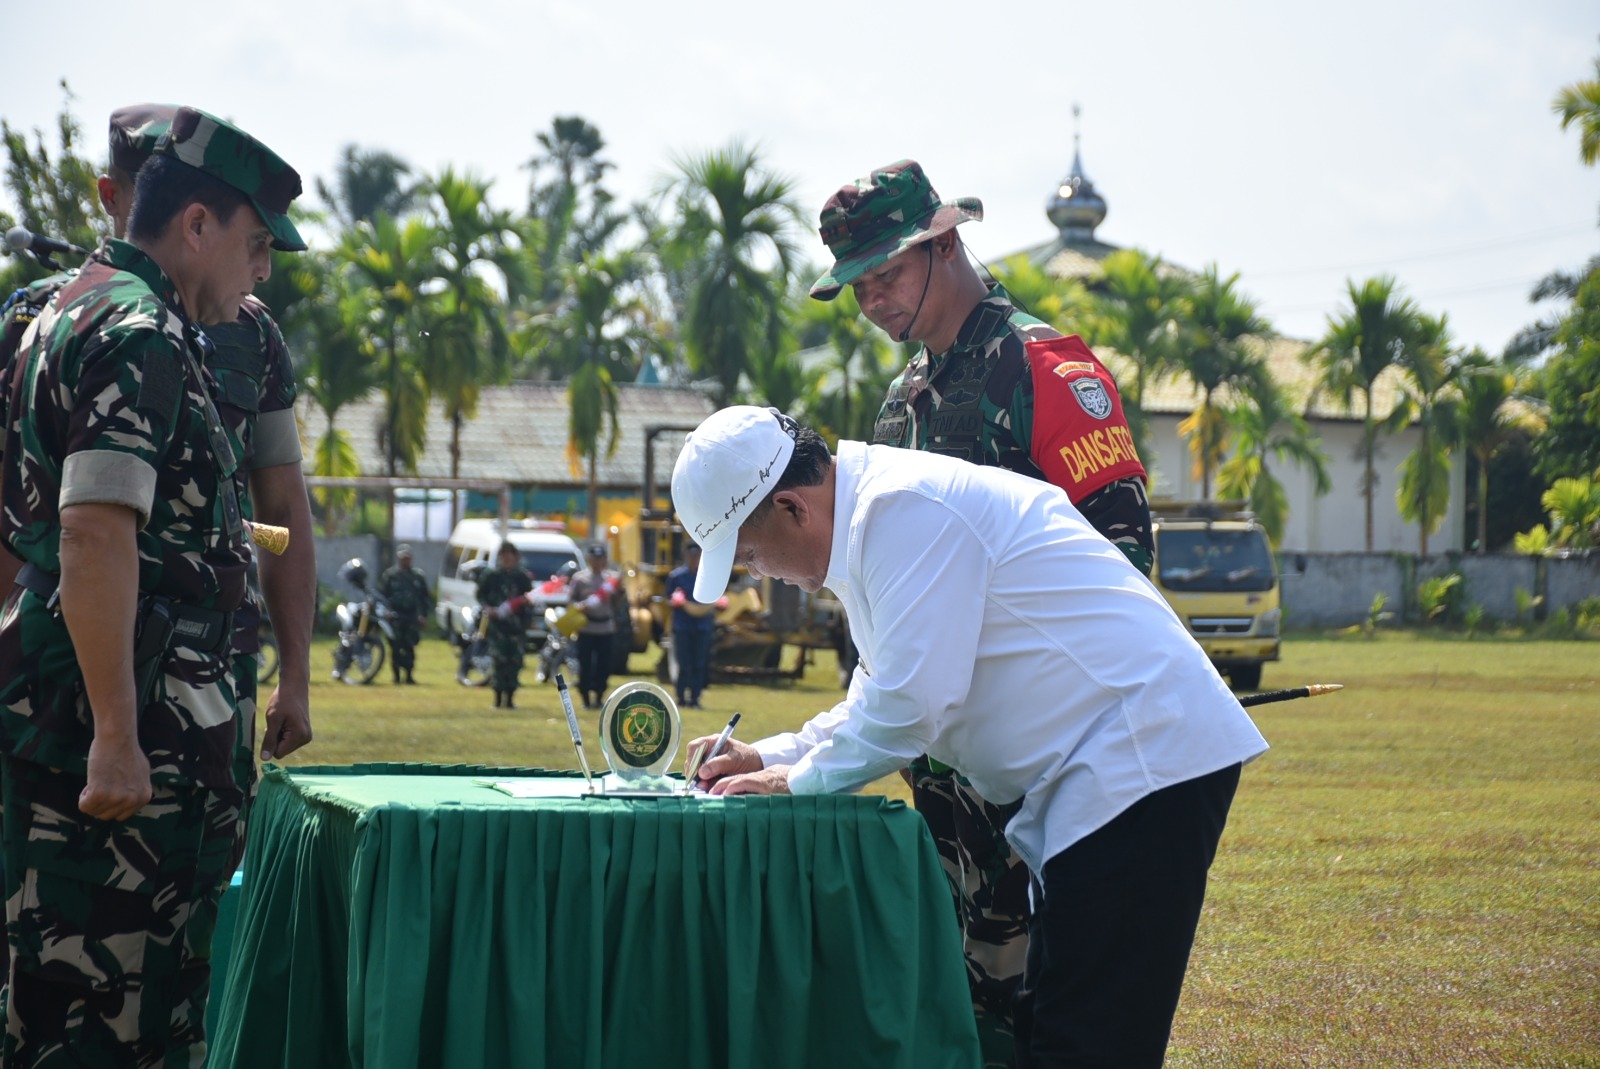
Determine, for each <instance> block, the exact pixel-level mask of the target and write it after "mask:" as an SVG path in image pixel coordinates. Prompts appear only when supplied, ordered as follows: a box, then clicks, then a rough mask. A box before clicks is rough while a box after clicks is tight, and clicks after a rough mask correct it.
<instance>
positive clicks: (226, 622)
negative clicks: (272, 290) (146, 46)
mask: <svg viewBox="0 0 1600 1069" xmlns="http://www.w3.org/2000/svg"><path fill="white" fill-rule="evenodd" d="M186 113H188V115H189V116H190V118H189V120H188V125H187V127H186V128H187V129H188V130H189V131H190V136H189V137H187V138H184V139H178V140H177V141H175V142H174V149H173V151H174V152H176V151H177V150H178V148H179V147H180V146H181V144H182V143H183V141H184V140H188V141H194V140H195V137H197V136H198V137H200V138H201V139H202V143H203V145H204V150H203V151H199V152H197V151H195V147H194V146H193V145H191V147H190V148H189V149H188V150H187V152H188V155H189V157H190V159H193V160H196V161H198V162H196V163H189V162H184V161H182V160H181V159H179V158H178V157H177V156H176V155H174V156H173V158H172V159H171V160H169V161H167V162H165V163H163V164H162V166H159V167H155V168H154V169H153V168H152V165H151V164H149V163H143V164H141V166H140V169H139V174H140V178H139V179H138V184H137V187H136V189H137V193H136V197H135V201H136V203H135V204H134V208H133V215H132V219H131V220H130V229H131V232H132V234H133V236H132V237H131V238H130V239H129V240H127V241H124V240H119V239H112V240H110V241H108V242H106V244H105V245H104V246H103V247H102V248H101V250H100V251H99V252H97V253H96V254H94V255H93V256H92V257H91V258H90V259H89V260H88V261H87V262H86V264H85V265H84V267H83V269H82V270H81V271H80V272H79V273H78V275H77V276H76V277H75V278H73V279H72V280H70V281H69V282H67V283H66V284H65V285H64V286H63V287H62V288H61V290H60V291H59V293H57V294H56V296H55V298H54V299H53V300H52V301H51V303H50V304H49V305H48V306H47V307H46V308H44V309H43V310H42V311H41V313H40V314H39V317H38V319H37V320H36V321H35V323H34V325H33V326H32V327H31V328H30V332H29V334H28V335H27V336H26V344H25V345H24V346H23V347H22V349H21V351H20V352H19V354H18V359H17V363H16V365H15V368H14V373H15V374H16V375H19V376H23V377H25V379H26V380H27V388H26V389H25V390H20V391H18V392H17V393H16V396H18V397H21V398H24V399H25V407H24V408H22V409H21V410H19V411H16V412H13V413H12V414H11V416H10V419H9V421H8V425H7V428H6V448H5V454H4V459H3V461H0V502H3V508H0V513H3V516H0V538H3V539H4V541H5V543H6V545H7V548H9V549H10V551H11V553H12V554H13V555H15V556H17V557H18V558H20V559H21V560H22V561H23V562H24V563H23V567H22V569H21V572H20V573H19V574H18V576H17V583H18V585H19V586H21V587H22V588H23V590H22V591H21V592H19V593H18V594H17V595H15V596H14V597H13V599H12V601H11V603H10V604H11V611H10V612H9V613H8V614H7V615H6V617H5V618H4V619H3V621H0V761H3V763H4V770H3V773H0V782H3V783H4V786H5V807H4V818H3V819H4V831H5V834H4V843H5V851H6V854H5V858H6V875H7V890H8V906H9V907H10V909H11V914H10V916H9V917H8V922H9V923H8V926H7V927H8V939H9V941H10V944H9V945H10V950H11V954H12V959H13V960H12V972H11V977H12V983H11V991H10V997H9V998H8V1000H7V1021H6V1035H5V1039H4V1049H3V1052H0V1062H3V1063H4V1064H6V1065H18V1066H22V1065H32V1064H36V1063H38V1062H39V1061H40V1060H41V1059H44V1058H47V1057H50V1056H53V1053H59V1052H60V1051H63V1050H66V1051H72V1052H74V1053H75V1054H77V1055H78V1056H79V1057H80V1059H82V1060H83V1063H84V1064H107V1065H109V1064H154V1063H155V1062H157V1061H165V1060H171V1061H175V1062H188V1061H191V1060H193V1056H194V1052H198V1051H200V1050H203V1049H204V1046H203V1045H204V1016H205V1005H206V996H207V990H208V981H207V968H208V966H207V962H206V961H205V960H204V959H203V958H200V957H197V956H195V955H196V952H197V951H200V952H203V948H204V946H205V945H206V932H207V931H208V930H209V925H210V924H211V923H212V922H213V921H214V919H215V915H216V904H217V900H218V898H219V897H220V895H221V892H222V890H223V888H224V887H225V885H226V882H227V880H228V878H229V876H230V875H231V873H232V869H233V867H234V865H236V863H237V860H238V853H237V850H238V846H239V837H238V823H239V820H240V811H241V808H242V806H243V802H244V791H243V789H242V786H241V784H240V782H239V776H240V772H239V770H238V768H237V760H238V756H239V754H238V750H237V742H238V740H239V735H240V733H241V731H242V730H245V728H244V722H243V717H242V715H241V708H240V706H241V701H242V700H243V699H244V697H245V696H244V695H243V694H242V693H241V692H242V691H243V689H244V687H243V685H242V682H241V680H240V679H239V678H238V677H237V671H238V660H237V656H236V650H235V648H234V633H233V621H234V613H235V612H237V611H238V610H240V608H241V607H242V606H244V605H245V597H246V594H245V591H246V571H247V567H248V565H249V563H250V550H249V547H248V542H247V540H246V537H245V512H244V508H245V504H246V502H247V501H248V498H247V496H246V485H245V474H246V470H247V467H246V466H247V465H254V464H256V463H258V462H259V460H260V453H261V449H260V445H261V442H260V436H259V435H252V434H251V433H250V432H251V424H250V423H249V421H248V420H241V419H237V418H235V416H234V415H233V414H232V413H230V412H229V411H228V405H227V404H226V402H229V401H233V400H237V401H239V402H243V403H241V404H240V405H239V406H238V407H239V408H241V409H247V408H250V407H252V405H254V404H255V403H256V399H252V398H245V397H243V396H242V395H238V396H236V395H235V394H234V393H233V388H232V386H231V385H230V384H229V381H228V379H227V377H226V376H225V375H224V374H223V373H222V372H221V371H219V370H218V365H219V363H225V362H226V361H222V360H219V358H218V357H217V356H216V354H214V353H213V352H211V351H209V350H210V349H211V347H210V345H209V340H208V339H207V338H206V337H205V335H204V334H202V333H201V331H200V329H199V327H197V326H196V322H197V321H198V322H203V321H206V320H208V319H220V320H232V319H234V318H235V317H236V316H237V315H238V313H239V310H240V304H241V302H242V301H244V299H245V295H246V294H247V293H248V291H249V289H250V288H252V287H253V285H254V283H255V282H257V281H260V280H261V279H263V278H265V277H266V275H267V273H268V272H269V271H270V266H269V262H268V260H267V247H268V245H269V244H277V243H280V242H281V243H283V244H284V245H285V246H291V245H301V246H303V243H301V242H299V236H298V234H297V233H295V232H294V230H293V227H292V224H288V221H287V216H286V215H285V212H286V210H287V208H288V201H289V200H290V199H292V196H293V194H292V192H290V190H294V191H297V190H298V184H299V183H298V178H294V179H293V180H292V182H291V181H290V180H289V178H288V177H286V175H287V176H292V175H293V172H292V171H289V170H288V168H287V167H286V166H285V165H283V163H282V161H281V160H279V159H278V158H277V157H276V156H275V155H273V154H272V153H271V152H270V150H268V149H266V148H265V147H264V146H262V145H261V144H260V143H259V142H257V141H255V140H254V139H253V138H251V137H250V136H249V135H248V134H245V133H243V132H242V131H240V130H238V129H237V128H235V127H232V126H230V125H228V124H226V123H221V122H220V121H218V120H214V119H211V118H210V117H206V116H202V115H201V113H198V112H193V110H192V109H181V108H180V109H176V110H175V111H174V112H173V114H172V118H171V120H170V125H171V127H177V126H178V125H179V124H180V123H181V122H184V121H185V115H186ZM118 116H119V118H120V119H121V123H122V124H121V126H120V129H121V130H122V131H123V132H125V133H126V135H127V136H126V137H121V136H120V134H115V133H114V135H113V151H114V156H113V168H114V169H122V170H126V167H127V166H128V165H132V164H134V163H138V162H139V161H138V160H137V159H136V155H137V152H138V150H139V149H141V148H142V147H143V145H144V143H145V141H146V139H147V138H148V137H150V136H151V135H152V131H153V130H154V129H155V127H156V126H158V125H159V124H160V122H161V115H160V114H159V109H153V111H152V112H146V113H144V114H143V115H140V116H137V117H134V118H129V117H128V116H127V114H126V111H123V112H119V113H118ZM113 126H114V128H118V127H119V121H118V119H114V121H113ZM171 133H172V130H171V128H169V129H168V131H167V133H166V134H165V135H159V134H158V135H155V137H156V144H155V145H153V146H152V151H154V152H155V153H156V156H155V157H152V158H153V159H157V158H159V156H160V155H161V151H160V150H161V144H162V141H163V140H164V139H166V138H168V137H170V135H171ZM247 207H248V208H249V210H248V211H246V208H247ZM286 227H287V228H286ZM254 355H255V359H256V361H257V362H258V363H259V362H260V360H261V345H260V344H259V343H258V344H257V346H256V350H255V354H254ZM203 361H204V362H205V363H206V364H207V366H208V367H209V368H210V371H211V374H207V373H206V370H205V369H203V368H202V366H201V364H202V362H203ZM285 366H287V365H286V364H285ZM219 387H220V389H219ZM291 419H292V416H291ZM252 447H255V448H254V449H252ZM252 453H254V454H255V455H254V456H253V455H252ZM295 466H297V465H295ZM256 474H257V473H256V472H255V471H254V470H252V471H251V476H252V480H253V479H254V477H255V475H256ZM302 496H303V489H302ZM305 542H306V543H307V545H306V549H307V550H309V538H308V537H307V538H306V539H305ZM305 604H306V605H309V600H306V601H305ZM308 621H309V616H308ZM285 624H286V626H287V627H288V628H290V629H293V628H295V626H296V625H295V623H294V621H292V620H287V619H286V620H285ZM135 635H138V636H139V641H138V643H137V644H135V639H134V636H135ZM130 650H131V652H132V654H133V656H132V658H131V659H130V657H129V655H128V652H129V651H130ZM130 660H131V664H130ZM284 667H285V671H286V672H288V671H289V670H290V666H289V658H288V656H287V651H286V656H285V661H284ZM250 679H251V680H252V681H253V675H252V676H251V677H250ZM299 741H304V740H303V738H302V739H300V740H299ZM295 745H298V741H297V742H295ZM292 748H293V747H292V746H282V745H280V746H279V747H278V751H277V752H279V753H286V752H288V750H289V749H292ZM196 859H198V862H197V860H196ZM129 892H134V893H131V894H130V893H129Z"/></svg>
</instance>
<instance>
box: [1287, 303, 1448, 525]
mask: <svg viewBox="0 0 1600 1069" xmlns="http://www.w3.org/2000/svg"><path fill="white" fill-rule="evenodd" d="M1346 288H1347V291H1348V293H1349V297H1350V310H1349V311H1347V312H1345V313H1343V314H1342V315H1340V316H1339V317H1338V318H1334V317H1333V316H1329V317H1328V330H1327V333H1326V334H1324V335H1323V337H1322V339H1321V340H1320V341H1318V342H1317V343H1316V344H1315V345H1313V346H1312V347H1311V348H1310V349H1308V350H1306V352H1305V354H1304V359H1305V360H1306V361H1307V362H1308V363H1313V364H1316V365H1317V366H1318V368H1319V370H1320V377H1319V380H1318V382H1317V387H1316V390H1318V391H1325V392H1327V393H1328V394H1330V395H1332V396H1334V397H1337V398H1338V399H1339V400H1340V401H1341V402H1342V403H1343V404H1344V405H1345V406H1346V407H1349V406H1350V405H1351V404H1352V403H1353V399H1354V394H1355V392H1356V391H1357V390H1359V391H1360V392H1361V395H1362V406H1363V408H1362V412H1363V430H1362V437H1361V454H1362V458H1363V461H1364V465H1365V467H1364V471H1363V475H1362V480H1361V493H1362V497H1363V498H1364V499H1365V501H1366V522H1367V526H1366V534H1367V540H1366V545H1367V552H1368V553H1370V552H1372V544H1373V538H1372V500H1373V495H1374V493H1375V492H1376V490H1377V486H1378V475H1377V471H1376V470H1375V465H1374V462H1373V461H1374V455H1375V453H1376V452H1377V436H1378V423H1377V420H1376V419H1375V418H1374V415H1373V401H1372V388H1373V384H1374V383H1375V382H1376V381H1377V379H1378V376H1379V375H1382V374H1383V373H1384V372H1385V371H1386V370H1388V369H1389V367H1391V366H1392V365H1395V364H1399V363H1400V362H1401V361H1402V360H1403V359H1404V358H1405V355H1406V352H1407V349H1408V347H1409V346H1411V345H1413V344H1415V342H1416V340H1417V337H1418V332H1419V329H1420V316H1421V313H1419V312H1418V311H1417V306H1416V305H1415V304H1413V303H1412V302H1411V301H1410V300H1409V299H1407V298H1403V297H1401V296H1400V293H1399V286H1398V284H1397V283H1396V282H1395V280H1394V279H1393V278H1392V277H1390V276H1387V275H1385V276H1381V277H1379V278H1371V279H1368V280H1367V281H1365V282H1363V283H1361V284H1360V285H1359V286H1358V285H1356V283H1354V282H1349V283H1346ZM1315 392H1316V391H1313V393H1315Z"/></svg>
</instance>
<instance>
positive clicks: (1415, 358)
mask: <svg viewBox="0 0 1600 1069" xmlns="http://www.w3.org/2000/svg"><path fill="white" fill-rule="evenodd" d="M1402 366H1403V368H1404V370H1405V372H1406V376H1405V378H1406V381H1405V384H1404V385H1403V386H1402V387H1401V388H1400V398H1399V400H1398V401H1396V403H1395V406H1394V409H1393V410H1392V411H1391V412H1390V413H1389V418H1388V419H1387V420H1385V421H1384V429H1385V430H1386V431H1388V432H1389V433H1391V434H1392V433H1397V432H1399V431H1400V430H1403V429H1404V428H1406V427H1408V426H1411V425H1413V424H1414V425H1415V426H1416V427H1417V430H1418V439H1417V446H1416V448H1415V449H1413V450H1412V451H1411V452H1410V453H1409V454H1407V456H1406V459H1405V460H1403V461H1402V462H1401V464H1400V484H1399V486H1398V487H1396V489H1395V505H1396V507H1397V508H1398V510H1399V512H1400V516H1401V518H1402V519H1405V520H1409V521H1410V522H1412V523H1415V524H1416V525H1417V530H1418V552H1419V553H1420V555H1421V556H1424V557H1426V556H1427V555H1428V536H1429V535H1431V534H1433V533H1434V532H1436V531H1438V529H1439V527H1440V525H1441V524H1442V523H1443V522H1444V517H1445V510H1446V509H1447V508H1448V507H1449V504H1450V454H1451V451H1452V450H1453V449H1454V447H1455V445H1456V441H1457V435H1456V428H1457V427H1458V425H1459V423H1460V416H1459V412H1460V394H1459V393H1458V392H1457V389H1456V379H1457V376H1458V375H1459V374H1460V370H1461V363H1460V360H1459V359H1458V358H1457V356H1456V354H1455V353H1453V352H1452V351H1451V346H1450V330H1449V327H1448V326H1447V325H1446V323H1445V319H1444V317H1443V316H1440V317H1438V318H1434V317H1432V316H1428V315H1419V316H1418V319H1417V334H1416V337H1415V339H1414V340H1413V342H1412V344H1410V345H1408V346H1406V348H1405V350H1404V352H1403V354H1402Z"/></svg>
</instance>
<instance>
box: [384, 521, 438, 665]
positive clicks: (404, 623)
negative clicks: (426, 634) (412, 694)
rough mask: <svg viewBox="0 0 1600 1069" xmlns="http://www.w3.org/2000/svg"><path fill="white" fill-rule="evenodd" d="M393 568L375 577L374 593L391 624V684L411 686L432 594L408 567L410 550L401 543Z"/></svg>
mask: <svg viewBox="0 0 1600 1069" xmlns="http://www.w3.org/2000/svg"><path fill="white" fill-rule="evenodd" d="M394 561H395V563H394V566H393V567H391V568H387V569H385V570H384V573H383V574H382V575H381V576H379V577H378V593H380V594H382V595H383V596H384V598H385V600H387V601H388V602H389V609H390V611H391V612H392V613H393V617H392V620H393V624H394V663H393V666H392V667H393V670H394V681H395V682H396V683H399V682H400V676H401V674H402V673H404V675H405V682H407V683H415V682H416V681H417V680H416V677H415V676H414V675H412V671H413V669H414V668H415V667H416V664H417V642H418V641H419V640H420V639H421V638H422V625H423V623H424V622H426V621H427V619H428V613H429V612H431V611H433V593H432V592H431V591H430V590H429V589H428V580H427V578H426V577H424V576H423V574H422V573H421V572H419V571H418V570H417V569H415V568H413V567H412V566H411V562H412V556H411V547H410V546H409V545H406V544H405V543H404V542H402V543H401V544H400V545H398V546H396V547H395V551H394Z"/></svg>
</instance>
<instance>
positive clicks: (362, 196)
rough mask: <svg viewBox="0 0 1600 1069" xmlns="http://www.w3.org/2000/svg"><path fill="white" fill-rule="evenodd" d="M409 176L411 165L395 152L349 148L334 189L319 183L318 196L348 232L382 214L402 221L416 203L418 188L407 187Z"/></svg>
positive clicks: (338, 171)
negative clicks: (400, 218)
mask: <svg viewBox="0 0 1600 1069" xmlns="http://www.w3.org/2000/svg"><path fill="white" fill-rule="evenodd" d="M410 173H411V165H410V164H408V163H406V161H404V160H402V159H401V158H400V157H399V156H396V155H394V154H393V153H392V152H384V151H383V150H382V149H362V148H358V147H357V146H355V145H346V146H345V147H344V153H343V155H342V156H340V158H339V163H338V165H337V166H336V167H335V168H334V179H333V186H332V188H329V186H328V185H327V184H326V183H325V182H323V181H322V179H320V178H319V179H317V181H316V185H317V196H319V197H321V198H322V200H323V202H324V203H326V204H327V205H328V208H329V210H330V211H332V212H333V215H334V218H335V219H337V220H338V221H339V223H340V224H341V225H342V226H343V227H344V228H345V229H349V228H351V227H354V226H355V225H356V224H357V223H371V222H373V221H374V220H376V219H377V218H378V216H379V215H380V214H383V213H387V214H389V215H392V216H394V217H395V218H399V217H400V216H402V215H404V214H405V213H406V212H408V211H410V210H411V209H412V208H413V207H414V206H415V205H416V202H417V192H418V190H417V187H416V186H413V185H408V184H407V183H406V176H407V175H409V174H410Z"/></svg>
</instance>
